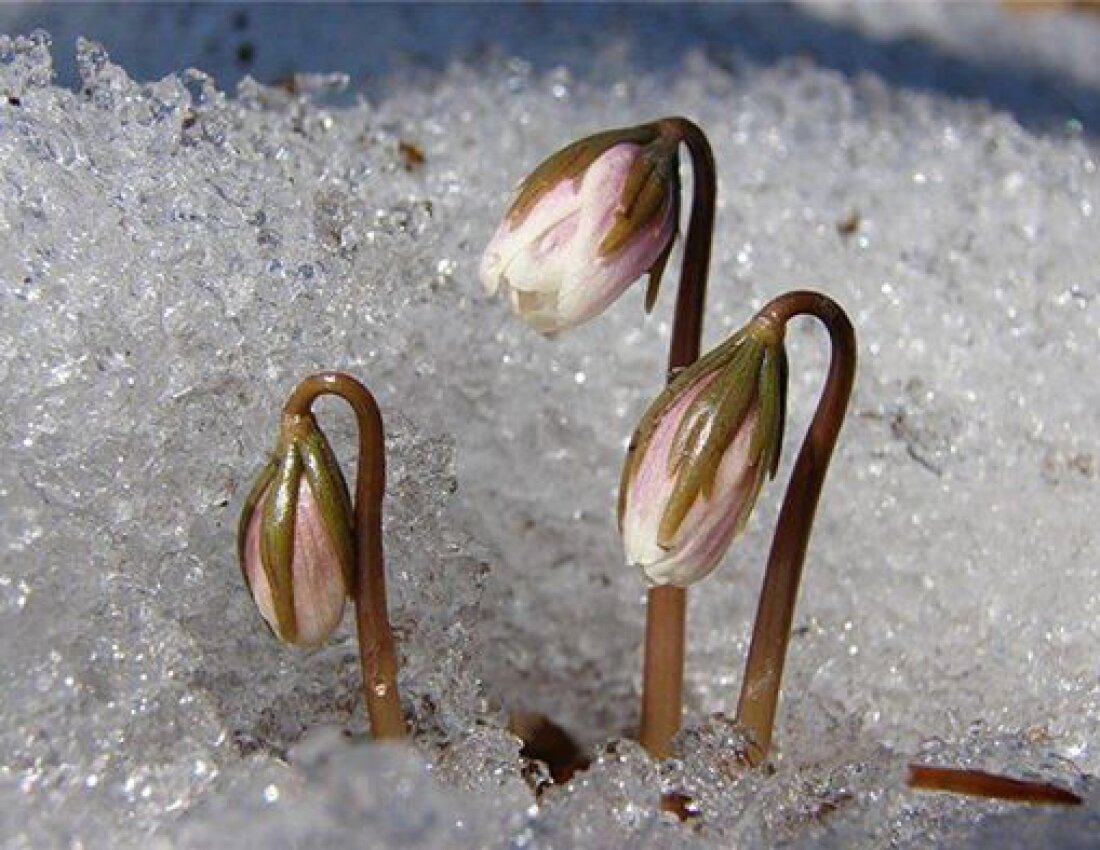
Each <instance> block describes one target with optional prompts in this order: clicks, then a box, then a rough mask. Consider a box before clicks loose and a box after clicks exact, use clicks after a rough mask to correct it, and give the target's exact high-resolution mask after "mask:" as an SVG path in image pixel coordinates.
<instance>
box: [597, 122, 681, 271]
mask: <svg viewBox="0 0 1100 850" xmlns="http://www.w3.org/2000/svg"><path fill="white" fill-rule="evenodd" d="M679 176H680V163H679V156H678V154H677V147H676V143H675V142H671V143H670V142H669V141H668V140H665V139H659V140H658V141H657V142H655V143H653V144H650V145H647V146H646V149H645V150H644V151H643V152H642V155H641V156H640V157H638V160H637V161H636V162H635V163H634V166H633V167H632V168H631V169H630V173H629V174H628V175H627V177H626V184H625V185H624V186H623V190H622V195H621V196H620V198H619V209H618V211H617V212H616V213H615V223H614V224H613V225H612V226H611V229H610V230H609V231H608V232H607V233H606V234H605V235H604V237H603V239H601V240H600V245H599V255H600V256H601V257H610V256H613V255H614V254H617V253H618V252H619V251H620V250H622V248H623V246H624V245H626V243H627V242H629V241H630V240H631V239H633V238H634V237H635V236H636V235H637V234H638V233H639V232H641V231H642V230H644V229H645V228H646V227H649V226H650V225H651V224H652V223H653V222H654V220H656V219H657V218H658V217H660V216H661V215H662V213H665V212H666V209H667V208H668V206H669V204H671V203H672V200H671V197H670V196H671V195H678V194H679V185H678V184H679Z"/></svg>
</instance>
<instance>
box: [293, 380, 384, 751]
mask: <svg viewBox="0 0 1100 850" xmlns="http://www.w3.org/2000/svg"><path fill="white" fill-rule="evenodd" d="M322 395H334V396H338V397H340V398H342V399H343V400H344V401H346V402H347V403H348V404H349V405H351V408H352V410H353V411H354V413H355V417H356V421H357V424H358V430H359V457H358V460H357V463H358V469H357V472H356V480H355V552H356V556H355V557H356V581H355V588H354V600H355V620H356V626H357V629H358V635H359V661H360V664H361V665H362V669H363V695H364V698H365V700H366V705H367V714H368V716H369V717H370V728H371V733H372V735H373V736H374V737H375V738H377V739H399V738H404V737H405V736H406V731H405V719H404V716H403V714H402V712H401V700H400V698H399V696H398V693H397V654H396V651H395V648H394V641H393V633H392V632H391V630H390V622H389V616H388V615H387V612H386V571H385V563H384V560H383V555H382V498H383V495H384V493H385V487H386V450H385V442H384V432H383V428H382V414H381V412H380V411H379V409H378V403H377V402H376V401H375V400H374V396H373V395H371V393H370V391H369V390H368V389H367V388H366V387H364V386H363V385H362V384H361V383H359V381H357V380H356V379H355V378H353V377H352V376H351V375H347V374H344V373H343V372H320V373H318V374H316V375H310V376H309V377H308V378H306V379H305V380H303V381H302V382H301V383H300V384H298V386H297V387H295V388H294V391H293V392H292V393H291V394H290V397H289V398H288V399H287V402H286V405H285V406H284V408H283V413H284V415H287V416H295V415H303V414H307V413H309V412H310V408H311V407H312V405H313V402H314V401H315V400H316V399H317V397H318V396H322Z"/></svg>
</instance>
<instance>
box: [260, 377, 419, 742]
mask: <svg viewBox="0 0 1100 850" xmlns="http://www.w3.org/2000/svg"><path fill="white" fill-rule="evenodd" d="M320 395H336V396H339V397H340V398H342V399H344V400H345V401H346V402H348V404H350V405H351V407H352V410H353V411H354V412H355V416H356V419H357V422H358V425H359V457H358V472H357V477H356V493H355V504H354V508H353V507H352V504H351V499H350V498H349V496H348V492H347V485H346V484H345V483H344V479H343V476H342V474H341V472H340V467H339V464H338V463H337V462H336V458H335V456H334V455H333V453H332V450H331V448H329V445H328V442H327V441H326V440H325V437H324V434H323V433H322V432H321V430H320V428H319V427H318V425H317V422H316V420H315V419H314V417H313V414H312V413H311V412H310V408H311V406H312V404H313V402H314V401H315V400H316V399H317V397H318V396H320ZM384 490H385V445H384V440H383V427H382V415H381V413H380V411H379V409H378V405H377V403H376V402H375V400H374V397H373V396H372V395H371V393H370V391H369V390H367V388H366V387H364V386H363V385H362V384H361V383H359V382H358V381H357V380H355V379H354V378H352V377H351V376H350V375H346V374H343V373H341V372H322V373H319V374H316V375H311V376H310V377H308V378H306V379H305V380H304V381H302V382H301V383H300V384H299V385H298V386H297V387H296V388H295V389H294V391H293V392H292V393H291V395H290V398H289V399H287V402H286V405H285V407H284V409H283V422H282V428H281V430H280V435H279V441H278V445H277V447H276V453H275V458H274V459H273V460H272V461H271V462H270V463H269V464H268V465H267V466H266V467H265V468H264V470H263V472H261V474H260V476H259V478H258V479H257V481H256V484H255V485H254V486H253V488H252V492H251V494H250V496H249V498H248V500H247V501H246V503H245V508H244V511H243V513H242V516H241V523H240V529H239V534H238V552H239V555H240V559H241V569H242V571H243V572H244V575H245V580H246V582H247V583H248V586H249V589H250V591H251V592H252V594H253V598H254V599H255V600H256V603H257V606H258V607H259V609H260V612H261V614H263V616H264V619H265V620H267V622H268V624H269V625H270V626H271V628H272V631H273V632H274V633H275V635H276V636H277V637H279V638H280V639H282V640H285V641H287V642H289V643H295V644H298V645H302V646H317V645H319V644H321V643H323V642H324V641H325V640H326V639H327V638H328V636H329V635H330V634H331V633H332V631H333V629H335V628H336V625H337V624H338V623H339V621H340V615H341V613H342V612H343V606H344V599H345V597H346V596H347V595H349V594H350V595H351V596H352V597H353V598H354V600H355V608H356V625H357V631H358V636H359V657H360V664H361V665H362V669H363V693H364V698H365V700H366V706H367V713H368V715H369V717H370V725H371V732H372V734H373V735H374V737H375V738H390V739H393V738H403V737H405V721H404V717H403V715H402V712H401V702H400V699H399V696H398V692H397V654H396V651H395V647H394V641H393V634H392V632H391V630H390V624H389V618H388V616H387V613H386V577H385V565H384V562H383V555H382V497H383V494H384Z"/></svg>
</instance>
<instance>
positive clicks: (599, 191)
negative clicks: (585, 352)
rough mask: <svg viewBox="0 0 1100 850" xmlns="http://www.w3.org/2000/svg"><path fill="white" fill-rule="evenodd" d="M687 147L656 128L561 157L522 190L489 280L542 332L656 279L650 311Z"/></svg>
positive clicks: (589, 314) (487, 262)
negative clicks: (645, 280)
mask: <svg viewBox="0 0 1100 850" xmlns="http://www.w3.org/2000/svg"><path fill="white" fill-rule="evenodd" d="M678 147H679V141H678V139H676V138H673V137H672V136H670V135H668V134H667V133H666V132H664V131H663V130H662V129H661V127H660V126H659V125H657V124H646V125H641V126H638V127H629V128H624V129H621V130H610V131H608V132H605V133H599V134H597V135H595V136H589V137H588V138H585V139H581V140H580V141H577V142H574V143H573V144H571V145H569V146H568V147H566V148H563V149H562V150H560V151H558V152H557V153H556V154H554V155H553V156H551V157H550V158H549V159H547V160H546V161H545V162H543V163H542V164H541V165H540V166H539V167H538V168H536V169H535V170H534V171H533V172H531V174H530V175H529V176H528V177H527V179H526V180H524V181H523V183H522V184H521V185H520V188H519V191H518V193H517V195H516V198H515V200H514V201H513V203H512V206H511V208H510V209H509V210H508V212H507V214H506V215H505V216H504V221H503V222H501V225H500V227H499V228H498V229H497V232H496V235H494V236H493V238H492V241H490V242H489V245H488V247H487V248H486V249H485V255H484V257H483V258H482V261H481V280H482V282H483V283H484V284H485V288H486V290H487V291H488V292H489V293H490V294H493V293H495V292H496V291H497V290H498V289H499V290H501V291H502V292H503V293H504V294H505V295H507V296H508V298H509V300H510V301H511V303H512V307H513V309H514V310H515V311H516V313H518V314H519V315H520V317H521V318H522V319H523V320H524V321H526V322H527V323H528V324H529V325H531V326H532V327H533V328H534V329H535V330H537V331H539V332H540V333H544V334H548V335H549V334H555V333H558V332H560V331H563V330H567V329H569V328H573V327H576V326H577V325H580V324H582V323H583V322H586V321H588V320H589V319H591V318H593V317H594V316H596V315H598V314H599V313H601V312H603V310H605V309H606V308H607V307H608V306H609V305H610V304H611V303H612V302H613V301H614V300H615V299H616V298H618V297H619V295H621V294H622V293H623V291H624V290H625V289H626V288H627V287H628V286H629V285H630V284H631V283H633V282H634V281H635V280H637V279H638V278H639V277H641V276H642V275H644V274H647V273H648V274H649V281H650V285H649V291H648V293H647V296H646V309H647V310H648V309H649V308H650V307H651V306H652V304H653V301H654V300H655V299H656V295H657V287H658V286H659V284H660V279H661V274H662V273H663V271H664V267H665V264H666V263H667V262H668V255H669V253H670V251H671V250H672V243H673V241H674V239H675V236H676V229H677V226H678V224H679V217H680V213H679V210H680V178H679V169H680V165H679V153H678Z"/></svg>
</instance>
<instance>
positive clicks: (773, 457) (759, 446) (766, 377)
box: [751, 343, 787, 478]
mask: <svg viewBox="0 0 1100 850" xmlns="http://www.w3.org/2000/svg"><path fill="white" fill-rule="evenodd" d="M786 413H787V350H786V347H785V346H784V345H783V343H779V344H778V345H774V346H773V345H769V346H766V350H765V352H764V363H763V365H762V366H761V368H760V419H759V422H758V423H757V427H756V433H754V434H753V439H752V448H751V452H752V455H753V457H757V456H760V455H761V454H762V455H763V467H764V468H765V469H766V470H767V471H768V477H769V478H775V473H776V472H777V471H778V469H779V456H780V454H781V453H782V451H783V431H784V427H785V424H786V422H785V420H786Z"/></svg>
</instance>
